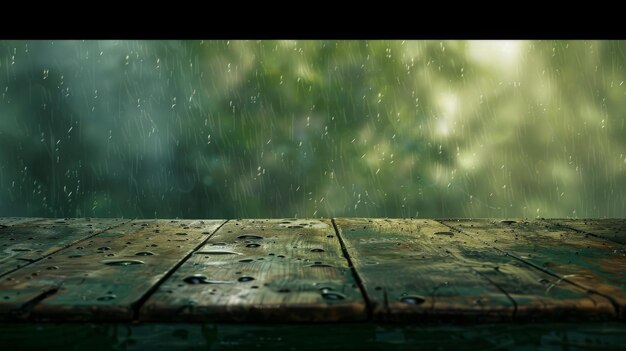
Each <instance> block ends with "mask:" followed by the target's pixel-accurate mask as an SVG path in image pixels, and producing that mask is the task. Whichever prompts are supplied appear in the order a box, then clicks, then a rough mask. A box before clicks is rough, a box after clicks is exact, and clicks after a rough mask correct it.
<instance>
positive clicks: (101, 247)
mask: <svg viewBox="0 0 626 351" xmlns="http://www.w3.org/2000/svg"><path fill="white" fill-rule="evenodd" d="M223 222H224V221H222V220H210V221H189V220H185V221H169V220H146V221H133V222H131V223H126V224H124V225H121V226H119V227H116V228H114V229H111V230H108V231H105V232H103V233H100V234H98V235H96V236H93V237H91V238H89V239H88V240H86V241H84V242H81V243H78V244H74V245H72V246H70V247H68V248H67V249H64V250H62V251H60V252H58V253H56V254H54V255H51V256H48V257H47V259H45V260H42V261H39V262H36V263H33V264H31V265H29V266H27V267H24V268H22V269H20V270H18V271H16V272H14V273H12V274H10V275H8V276H6V277H5V278H4V279H3V280H2V281H0V318H3V319H5V320H12V319H15V318H27V317H31V318H35V319H38V320H55V321H59V320H71V321H82V320H131V319H132V318H133V315H134V310H133V308H134V307H135V305H136V304H137V303H139V302H140V301H141V299H142V298H143V297H144V296H145V295H146V294H147V293H148V292H149V291H150V290H151V289H153V288H154V287H155V284H157V283H158V282H159V280H160V279H162V278H163V277H164V276H165V275H166V274H167V273H168V272H169V271H170V270H172V269H173V268H174V267H175V266H176V265H177V264H178V263H179V262H181V261H182V260H183V259H184V258H185V257H186V255H187V254H189V253H190V252H191V251H192V250H193V249H194V248H196V247H197V246H198V245H200V244H201V243H202V242H203V241H204V240H206V238H208V236H209V235H210V234H211V233H212V232H213V231H214V230H215V229H217V228H218V227H219V225H221V224H222V223H223ZM57 229H60V228H57ZM63 230H65V228H64V229H63Z"/></svg>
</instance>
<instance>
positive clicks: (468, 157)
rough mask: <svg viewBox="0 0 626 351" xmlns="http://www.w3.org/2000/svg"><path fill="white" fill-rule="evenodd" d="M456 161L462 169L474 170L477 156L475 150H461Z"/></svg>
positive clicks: (476, 164) (477, 160) (477, 161)
mask: <svg viewBox="0 0 626 351" xmlns="http://www.w3.org/2000/svg"><path fill="white" fill-rule="evenodd" d="M457 162H458V164H459V165H460V166H461V168H463V169H467V170H475V169H476V166H478V163H479V158H478V156H477V155H476V153H475V152H463V153H460V154H459V157H457Z"/></svg>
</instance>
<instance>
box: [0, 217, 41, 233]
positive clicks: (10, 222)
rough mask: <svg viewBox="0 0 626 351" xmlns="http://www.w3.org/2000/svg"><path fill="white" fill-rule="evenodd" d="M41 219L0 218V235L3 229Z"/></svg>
mask: <svg viewBox="0 0 626 351" xmlns="http://www.w3.org/2000/svg"><path fill="white" fill-rule="evenodd" d="M41 219H42V218H36V217H0V234H1V233H2V232H3V229H6V228H10V227H12V226H15V225H20V224H25V223H30V222H34V221H38V220H41Z"/></svg>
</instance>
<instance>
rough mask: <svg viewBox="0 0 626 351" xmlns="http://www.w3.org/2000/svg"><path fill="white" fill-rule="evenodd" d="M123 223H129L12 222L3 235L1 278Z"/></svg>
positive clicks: (0, 242) (0, 241)
mask: <svg viewBox="0 0 626 351" xmlns="http://www.w3.org/2000/svg"><path fill="white" fill-rule="evenodd" d="M124 222H128V220H123V219H89V218H75V219H43V220H41V219H40V220H36V221H27V220H21V219H20V220H16V221H13V222H12V225H11V226H10V227H7V228H4V229H3V230H2V234H1V235H0V250H1V254H0V276H3V275H6V274H7V273H9V272H12V271H14V270H16V269H19V268H20V267H23V266H26V265H29V264H31V263H33V262H37V261H39V260H41V259H43V258H44V257H46V256H48V255H50V254H52V253H54V252H56V251H59V250H61V249H63V248H65V247H68V246H69V245H72V244H73V243H75V242H77V241H79V240H82V239H84V238H86V237H89V236H91V235H94V234H97V233H99V232H102V231H104V230H107V229H109V228H112V227H115V226H117V225H120V224H122V223H124Z"/></svg>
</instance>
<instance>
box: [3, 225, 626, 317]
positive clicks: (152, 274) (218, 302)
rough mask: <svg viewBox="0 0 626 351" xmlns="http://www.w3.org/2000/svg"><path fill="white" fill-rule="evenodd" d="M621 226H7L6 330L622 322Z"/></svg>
mask: <svg viewBox="0 0 626 351" xmlns="http://www.w3.org/2000/svg"><path fill="white" fill-rule="evenodd" d="M625 226H626V220H618V219H610V220H572V219H545V220H544V219H541V220H539V219H537V220H525V219H512V220H495V219H462V220H457V219H450V220H423V219H358V218H344V219H342V218H338V219H334V220H330V219H329V220H326V219H324V220H309V219H285V220H278V219H272V220H264V219H260V220H230V221H225V220H124V219H41V218H32V219H29V218H0V245H2V251H1V252H0V323H4V325H6V323H11V322H16V321H22V322H23V321H31V322H44V323H46V322H61V321H94V322H107V321H108V322H130V321H140V322H151V323H152V322H161V323H167V322H194V323H197V322H208V321H211V322H215V321H218V322H222V321H228V322H253V323H255V322H265V321H271V322H278V323H280V322H348V321H350V322H355V321H356V322H359V321H360V322H364V321H372V322H404V323H425V322H434V321H435V322H436V321H471V322H508V321H549V320H552V321H563V320H570V321H595V322H599V321H607V320H620V319H621V320H622V321H623V320H624V319H625V313H624V311H625V310H626V245H625V244H624V243H625V242H626V241H625V240H624V237H625V235H624V228H625ZM0 325H2V324H0Z"/></svg>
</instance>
